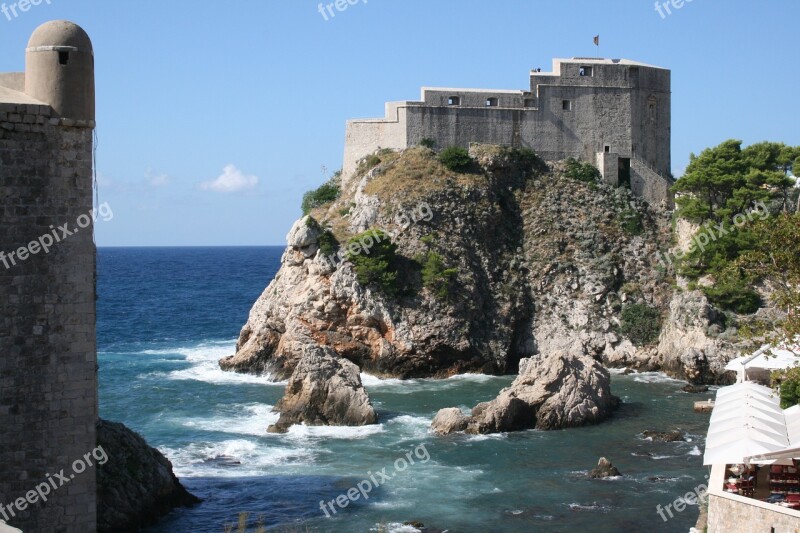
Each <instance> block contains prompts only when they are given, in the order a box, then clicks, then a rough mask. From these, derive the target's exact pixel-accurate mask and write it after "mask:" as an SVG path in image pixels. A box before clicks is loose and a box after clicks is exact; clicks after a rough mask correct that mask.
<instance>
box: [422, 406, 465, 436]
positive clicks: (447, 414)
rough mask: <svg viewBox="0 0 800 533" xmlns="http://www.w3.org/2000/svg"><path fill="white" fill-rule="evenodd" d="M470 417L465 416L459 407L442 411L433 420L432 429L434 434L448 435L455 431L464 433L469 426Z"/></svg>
mask: <svg viewBox="0 0 800 533" xmlns="http://www.w3.org/2000/svg"><path fill="white" fill-rule="evenodd" d="M469 421H470V417H468V416H467V415H465V414H464V413H463V412H462V411H461V409H459V408H458V407H448V408H447V409H442V410H441V411H439V412H438V413H436V416H435V417H434V418H433V422H432V423H431V429H432V430H433V431H434V433H438V434H440V435H447V434H448V433H453V432H455V431H464V430H465V429H467V426H468V425H469Z"/></svg>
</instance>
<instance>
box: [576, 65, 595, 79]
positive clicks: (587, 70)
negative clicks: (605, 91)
mask: <svg viewBox="0 0 800 533" xmlns="http://www.w3.org/2000/svg"><path fill="white" fill-rule="evenodd" d="M578 74H580V75H581V76H586V77H588V78H591V77H592V76H594V69H593V68H592V67H581V68H580V69H579V70H578Z"/></svg>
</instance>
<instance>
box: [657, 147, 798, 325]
mask: <svg viewBox="0 0 800 533" xmlns="http://www.w3.org/2000/svg"><path fill="white" fill-rule="evenodd" d="M741 145H742V142H741V141H738V140H728V141H725V142H723V143H722V144H720V145H719V146H716V147H714V148H709V149H707V150H704V151H703V152H702V153H701V154H700V155H699V156H695V155H694V154H692V156H691V161H690V163H689V166H688V167H687V169H686V174H685V175H684V176H683V177H682V178H680V179H679V180H678V181H677V183H676V184H675V185H674V186H673V188H672V190H673V192H675V193H677V194H678V195H679V196H678V197H677V199H676V204H677V207H678V210H677V216H678V217H682V218H685V219H686V220H688V221H690V222H693V223H695V224H699V225H700V228H699V229H698V233H697V236H696V241H697V242H698V243H702V245H697V246H693V247H692V248H691V249H690V251H689V252H688V253H687V254H686V255H685V256H684V257H682V258H681V259H680V260H679V262H678V272H679V273H680V274H682V275H684V276H686V277H687V278H689V279H691V280H697V279H699V278H701V277H703V276H711V278H712V279H714V280H715V282H716V283H715V284H714V286H704V287H703V291H704V292H705V293H706V296H707V297H708V299H709V300H710V301H711V302H713V303H715V304H717V305H719V306H720V307H722V308H724V309H728V310H732V311H735V312H737V313H753V312H755V311H756V310H757V309H758V307H759V306H760V305H761V300H760V297H759V296H758V294H757V293H756V292H755V290H754V289H753V284H754V282H756V281H757V279H756V278H754V277H752V276H750V275H749V274H746V273H745V272H743V271H741V269H740V274H741V275H734V273H733V272H732V271H731V270H730V269H729V267H730V265H731V264H733V263H735V262H736V261H737V260H738V259H739V258H740V257H741V256H743V255H745V254H747V253H748V252H750V251H753V250H756V249H758V247H759V241H758V237H757V236H756V234H755V230H754V223H755V222H756V220H755V219H756V218H757V219H759V220H760V219H765V218H767V217H770V216H771V215H772V214H774V213H775V212H779V211H781V210H786V209H788V208H789V206H790V205H791V204H792V202H793V201H794V200H795V198H793V197H796V193H795V192H794V191H793V190H792V187H793V185H794V180H792V179H791V178H790V177H789V176H788V175H787V172H788V171H789V169H790V168H791V167H792V164H793V161H794V160H795V158H796V157H797V154H798V153H800V147H797V148H793V147H790V146H786V145H784V144H782V143H771V142H763V143H758V144H754V145H751V146H748V147H747V148H744V149H742V146H741ZM754 213H757V215H758V216H753V214H754Z"/></svg>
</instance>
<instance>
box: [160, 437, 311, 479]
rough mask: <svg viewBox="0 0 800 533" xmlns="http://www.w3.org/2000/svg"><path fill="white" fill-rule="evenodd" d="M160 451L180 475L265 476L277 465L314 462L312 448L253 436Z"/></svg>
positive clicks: (302, 464)
mask: <svg viewBox="0 0 800 533" xmlns="http://www.w3.org/2000/svg"><path fill="white" fill-rule="evenodd" d="M161 451H162V453H164V455H166V456H167V458H169V459H170V461H172V464H173V466H174V469H175V473H176V475H178V476H180V477H206V476H214V477H243V476H259V475H262V476H263V475H265V474H267V475H268V474H274V473H275V467H278V466H284V467H285V466H286V465H298V466H307V465H309V464H311V463H313V462H314V452H313V451H312V450H310V449H307V448H295V447H285V446H271V445H267V444H264V443H261V442H257V441H255V440H252V439H231V440H225V441H221V442H215V443H209V442H203V443H192V444H189V445H188V446H186V447H183V448H162V449H161ZM237 463H238V464H237Z"/></svg>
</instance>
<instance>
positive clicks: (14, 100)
mask: <svg viewBox="0 0 800 533" xmlns="http://www.w3.org/2000/svg"><path fill="white" fill-rule="evenodd" d="M0 104H30V105H48V104H46V103H44V102H40V101H39V100H37V99H35V98H31V97H30V96H28V95H27V94H25V93H23V92H20V91H15V90H13V89H9V88H8V87H3V86H0Z"/></svg>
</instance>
